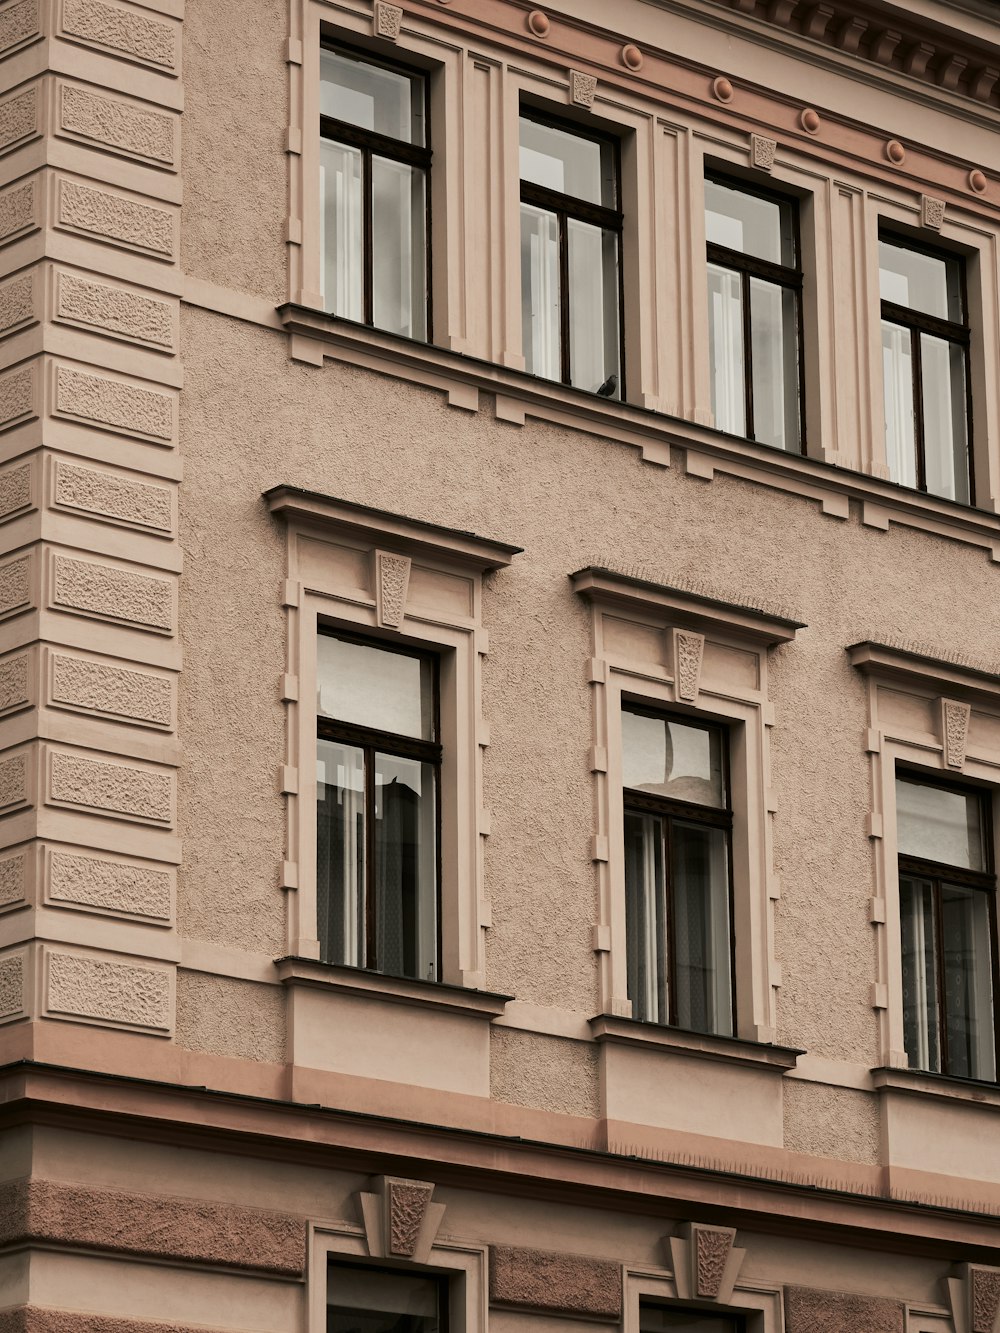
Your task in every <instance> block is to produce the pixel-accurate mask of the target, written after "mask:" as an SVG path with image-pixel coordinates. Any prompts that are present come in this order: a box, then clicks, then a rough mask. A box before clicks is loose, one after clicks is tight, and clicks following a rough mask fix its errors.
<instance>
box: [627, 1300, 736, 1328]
mask: <svg viewBox="0 0 1000 1333" xmlns="http://www.w3.org/2000/svg"><path fill="white" fill-rule="evenodd" d="M639 1329H640V1333H744V1330H745V1329H746V1324H745V1323H744V1321H743V1320H742V1319H741V1318H740V1316H739V1315H720V1314H701V1313H699V1312H698V1311H695V1310H678V1309H675V1308H671V1307H670V1306H666V1305H641V1306H640V1307H639Z"/></svg>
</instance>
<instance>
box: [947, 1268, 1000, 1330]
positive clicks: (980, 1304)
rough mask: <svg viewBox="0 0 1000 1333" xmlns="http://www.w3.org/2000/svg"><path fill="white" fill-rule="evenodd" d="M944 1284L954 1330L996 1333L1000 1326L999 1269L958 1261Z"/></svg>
mask: <svg viewBox="0 0 1000 1333" xmlns="http://www.w3.org/2000/svg"><path fill="white" fill-rule="evenodd" d="M946 1285H947V1288H948V1299H949V1302H950V1304H951V1312H952V1318H953V1319H954V1321H955V1333H995V1330H996V1329H998V1328H1000V1269H997V1268H984V1267H983V1266H982V1265H980V1264H959V1265H957V1266H956V1267H955V1268H954V1269H952V1276H951V1277H949V1278H948V1279H947V1284H946Z"/></svg>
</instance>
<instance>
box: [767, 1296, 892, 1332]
mask: <svg viewBox="0 0 1000 1333" xmlns="http://www.w3.org/2000/svg"><path fill="white" fill-rule="evenodd" d="M905 1327H906V1309H905V1306H904V1305H903V1304H902V1302H901V1301H894V1300H891V1299H890V1298H889V1297H887V1296H862V1295H860V1294H858V1293H856V1292H846V1291H817V1290H814V1289H813V1288H811V1287H786V1288H785V1329H786V1333H843V1330H844V1329H856V1330H858V1333H860V1330H861V1329H864V1333H904V1330H905Z"/></svg>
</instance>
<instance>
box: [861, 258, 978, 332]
mask: <svg viewBox="0 0 1000 1333" xmlns="http://www.w3.org/2000/svg"><path fill="white" fill-rule="evenodd" d="M878 259H879V287H880V290H881V294H882V300H883V301H891V302H892V303H893V304H894V305H905V306H908V307H909V309H910V310H920V311H922V312H923V313H924V314H925V315H936V316H937V317H938V319H950V320H954V321H955V322H958V323H960V322H961V320H962V318H963V313H962V283H961V273H962V269H961V262H960V261H959V260H957V259H942V258H939V257H938V256H937V255H925V254H922V253H921V251H919V250H910V249H908V248H907V247H906V246H905V245H896V244H894V243H893V242H892V241H879V243H878Z"/></svg>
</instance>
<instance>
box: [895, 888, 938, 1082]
mask: <svg viewBox="0 0 1000 1333" xmlns="http://www.w3.org/2000/svg"><path fill="white" fill-rule="evenodd" d="M899 906H900V935H901V945H902V953H903V960H902V961H903V1037H904V1040H905V1042H906V1053H907V1059H908V1060H909V1062H910V1068H911V1069H929V1070H931V1071H933V1072H935V1073H940V1072H941V1051H940V1048H939V1045H938V997H937V963H936V958H935V949H934V892H933V885H932V884H931V883H930V882H929V881H927V880H921V879H911V878H910V877H908V876H907V877H903V876H900V880H899Z"/></svg>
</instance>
